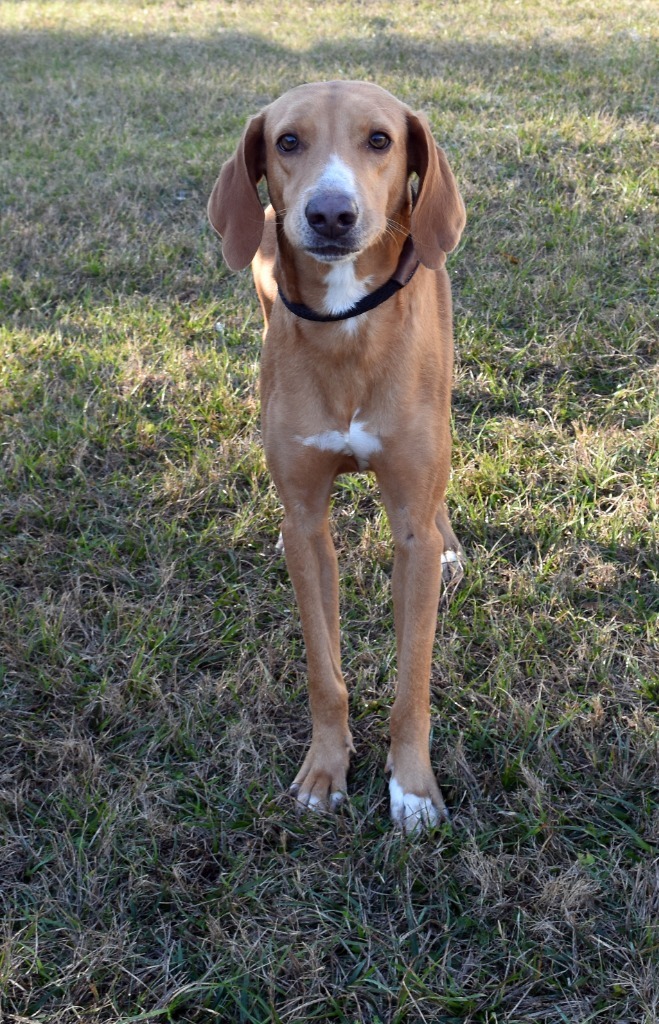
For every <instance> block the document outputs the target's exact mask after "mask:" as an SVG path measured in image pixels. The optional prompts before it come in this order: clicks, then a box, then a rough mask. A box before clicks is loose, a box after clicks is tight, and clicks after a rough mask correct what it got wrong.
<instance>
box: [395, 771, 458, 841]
mask: <svg viewBox="0 0 659 1024" xmlns="http://www.w3.org/2000/svg"><path fill="white" fill-rule="evenodd" d="M387 770H390V771H391V778H390V780H389V801H390V810H391V820H392V821H393V823H394V824H395V825H398V826H400V827H401V828H402V829H403V831H405V832H407V833H412V832H420V831H423V830H424V829H426V828H434V827H435V825H439V823H440V822H442V821H448V817H449V814H448V811H447V809H446V804H445V803H444V799H443V797H442V794H441V792H440V789H439V786H438V785H437V782H436V781H435V776H434V775H433V772H432V769H431V768H430V766H428V767H419V768H418V769H417V770H415V771H410V770H409V769H408V770H407V771H405V770H402V769H401V771H400V773H397V772H396V768H395V765H394V763H393V760H392V758H391V755H390V757H389V761H388V763H387Z"/></svg>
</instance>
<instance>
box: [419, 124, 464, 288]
mask: <svg viewBox="0 0 659 1024" xmlns="http://www.w3.org/2000/svg"><path fill="white" fill-rule="evenodd" d="M408 132H409V134H408V172H409V173H410V174H411V173H412V172H413V171H415V172H416V173H417V174H418V175H419V194H418V197H417V201H416V204H415V206H414V209H413V210H412V238H413V239H414V248H415V249H416V251H417V253H418V255H419V259H420V260H421V262H422V263H423V264H424V266H426V267H430V268H431V269H432V270H438V269H439V268H440V267H443V266H444V263H445V261H446V253H447V252H451V251H452V250H453V249H455V247H456V245H457V244H458V242H459V241H460V235H461V234H462V229H463V228H464V226H465V208H464V203H463V202H462V197H461V196H460V193H459V192H458V186H457V185H456V182H455V178H454V177H453V172H452V170H451V168H450V167H449V165H448V160H447V159H446V156H445V154H444V151H443V150H441V149H440V148H439V146H438V145H437V143H436V142H435V140H434V139H433V137H432V134H431V132H430V125H429V124H428V122H427V121H426V119H425V117H424V116H423V114H413V113H412V112H411V111H410V113H409V114H408Z"/></svg>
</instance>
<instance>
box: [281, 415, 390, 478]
mask: <svg viewBox="0 0 659 1024" xmlns="http://www.w3.org/2000/svg"><path fill="white" fill-rule="evenodd" d="M358 415H359V409H358V410H357V412H356V413H355V415H354V416H353V417H352V420H351V421H350V427H349V428H348V430H345V431H341V430H324V431H323V432H322V433H321V434H312V435H311V436H310V437H300V438H298V440H299V441H301V442H302V444H303V445H305V447H307V448H318V450H319V451H321V452H335V453H336V454H337V455H351V456H352V457H353V458H354V459H356V460H357V465H358V467H359V468H360V469H368V465H369V462H370V459H371V456H372V455H374V454H375V453H376V452H380V451H382V442H381V441H380V438H379V437H377V436H376V435H375V434H369V432H368V431H367V430H365V429H364V424H363V423H360V422H359V420H358V419H357V416H358Z"/></svg>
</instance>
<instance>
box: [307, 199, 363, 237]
mask: <svg viewBox="0 0 659 1024" xmlns="http://www.w3.org/2000/svg"><path fill="white" fill-rule="evenodd" d="M304 214H305V217H306V218H307V222H308V223H309V224H310V226H311V227H312V228H313V229H314V231H315V232H317V234H319V235H322V237H323V238H341V237H342V236H343V235H347V233H348V232H349V231H350V229H351V228H352V227H354V225H355V223H356V221H357V217H358V215H359V207H358V206H357V203H356V202H355V200H354V199H352V198H351V196H347V195H345V194H344V193H343V192H324V193H321V194H320V195H319V196H314V198H313V199H311V200H310V201H309V203H308V204H307V206H306V209H305V211H304Z"/></svg>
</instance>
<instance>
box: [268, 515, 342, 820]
mask: <svg viewBox="0 0 659 1024" xmlns="http://www.w3.org/2000/svg"><path fill="white" fill-rule="evenodd" d="M285 508H286V514H285V518H284V522H283V524H282V536H283V540H284V549H285V552H286V562H287V565H288V570H289V573H290V576H291V580H292V582H293V588H294V590H295V596H296V598H297V603H298V607H299V610H300V619H301V622H302V632H303V634H304V642H305V646H306V652H307V671H308V676H309V699H310V704H311V717H312V723H313V724H312V738H311V746H310V748H309V751H308V753H307V756H306V758H305V759H304V762H303V764H302V767H301V769H300V771H299V772H298V774H297V776H296V777H295V781H294V782H293V785H292V786H291V793H292V794H293V795H294V796H295V797H296V799H297V801H298V802H299V803H300V804H302V805H304V806H306V807H311V808H314V809H320V810H322V809H325V808H326V807H328V806H329V807H331V808H332V809H334V808H336V807H338V805H339V804H340V803H341V801H342V800H343V798H344V796H345V794H346V791H347V784H346V776H347V772H348V764H349V758H350V752H351V751H352V750H353V746H352V737H351V735H350V730H349V728H348V693H347V690H346V686H345V683H344V681H343V676H342V674H341V662H340V652H339V572H338V565H337V558H336V551H335V549H334V544H333V542H332V538H331V535H330V531H329V525H328V521H327V512H328V509H327V504H325V506H324V507H323V508H319V507H318V505H317V499H316V501H304V500H301V498H300V496H299V495H298V496H297V497H296V498H295V500H291V501H289V503H288V504H286V503H285Z"/></svg>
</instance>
